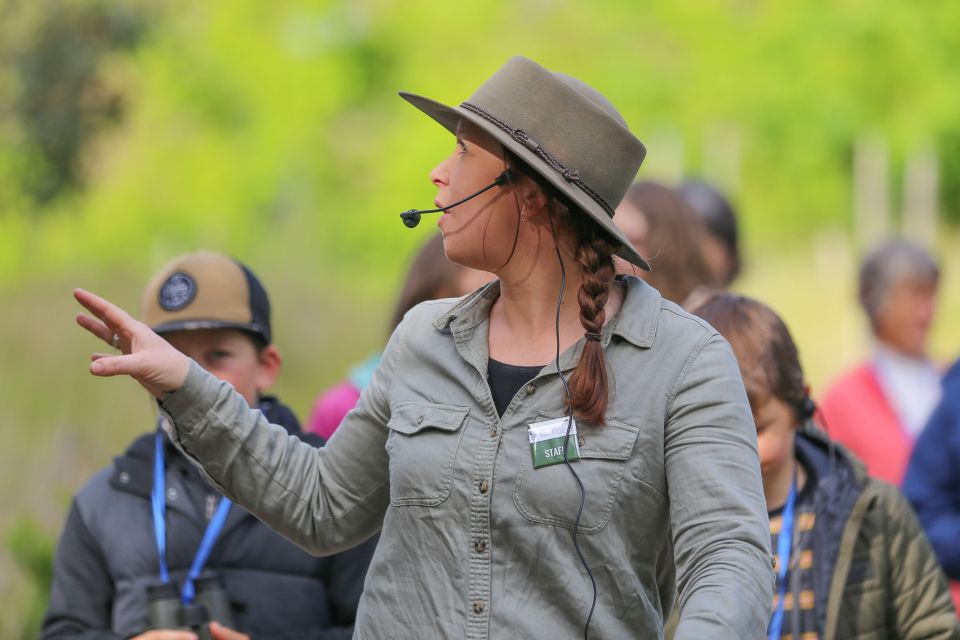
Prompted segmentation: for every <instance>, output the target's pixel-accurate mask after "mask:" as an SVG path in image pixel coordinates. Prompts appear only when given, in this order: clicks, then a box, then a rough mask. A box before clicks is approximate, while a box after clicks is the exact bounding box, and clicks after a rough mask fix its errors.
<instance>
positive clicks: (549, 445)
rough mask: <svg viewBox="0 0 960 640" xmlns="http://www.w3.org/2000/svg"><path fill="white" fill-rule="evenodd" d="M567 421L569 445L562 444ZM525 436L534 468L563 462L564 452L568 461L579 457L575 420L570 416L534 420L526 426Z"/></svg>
mask: <svg viewBox="0 0 960 640" xmlns="http://www.w3.org/2000/svg"><path fill="white" fill-rule="evenodd" d="M568 421H569V422H570V434H569V436H568V438H567V444H568V445H569V446H564V435H565V434H566V433H567V422H568ZM527 436H528V438H529V439H530V455H531V456H532V457H533V468H534V469H539V468H540V467H547V466H550V465H551V464H559V463H561V462H563V460H564V453H566V459H567V460H568V461H570V462H573V461H574V460H579V459H580V445H579V443H578V442H577V422H576V421H575V420H573V419H571V418H556V419H554V420H545V421H544V422H535V423H533V424H531V425H528V426H527Z"/></svg>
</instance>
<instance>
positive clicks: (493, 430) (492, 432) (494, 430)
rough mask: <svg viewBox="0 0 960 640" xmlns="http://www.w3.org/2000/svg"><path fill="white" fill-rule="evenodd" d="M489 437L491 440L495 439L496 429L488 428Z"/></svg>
mask: <svg viewBox="0 0 960 640" xmlns="http://www.w3.org/2000/svg"><path fill="white" fill-rule="evenodd" d="M490 437H491V438H496V437H497V428H496V427H491V428H490Z"/></svg>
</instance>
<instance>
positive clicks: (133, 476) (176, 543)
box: [41, 251, 375, 640]
mask: <svg viewBox="0 0 960 640" xmlns="http://www.w3.org/2000/svg"><path fill="white" fill-rule="evenodd" d="M140 317H141V318H142V319H143V322H144V323H145V325H146V326H149V327H150V328H151V329H153V331H155V332H156V334H158V336H162V337H158V339H159V340H163V341H164V344H168V345H170V347H169V348H170V349H173V350H175V351H176V352H177V353H182V354H183V357H184V358H187V357H189V358H192V362H195V363H196V365H195V366H198V367H203V368H204V369H205V370H206V371H207V372H208V375H210V376H211V377H212V378H213V379H215V380H222V381H223V383H224V384H225V385H227V386H229V387H230V388H231V389H234V390H235V393H236V394H237V398H238V406H242V407H243V408H244V410H254V411H256V412H257V413H258V414H259V415H263V416H264V417H265V418H266V419H268V420H270V422H271V423H274V424H276V425H278V426H277V427H275V428H276V429H278V433H280V434H282V435H283V436H284V437H290V438H291V439H292V440H294V441H296V442H298V443H303V446H306V447H315V446H320V445H322V444H323V440H321V439H320V438H318V437H316V436H312V435H308V434H305V433H303V432H302V431H301V430H300V425H299V423H298V421H297V418H296V416H294V415H293V412H292V411H290V409H288V408H287V407H286V406H285V405H284V404H282V403H281V402H280V401H279V400H278V399H277V398H276V397H275V396H271V395H267V393H266V391H267V389H268V388H269V387H271V386H272V385H273V383H274V381H275V380H276V379H277V377H278V376H279V374H280V369H281V357H280V352H279V351H278V350H277V347H276V346H275V345H274V343H273V336H272V331H271V322H270V300H269V298H268V297H267V292H266V290H265V289H264V287H263V285H262V284H261V283H260V280H259V279H258V278H257V277H256V276H255V275H254V274H253V272H252V271H250V270H249V269H248V268H247V267H246V266H245V265H243V264H241V263H239V262H237V261H235V260H233V259H231V258H229V257H227V256H225V255H222V254H219V253H212V252H208V251H201V252H197V253H192V254H188V255H185V256H180V257H179V258H177V259H175V260H174V261H172V262H171V263H169V264H167V265H166V266H164V267H163V268H162V269H160V271H159V272H158V273H157V274H156V275H155V276H154V277H153V278H152V279H151V281H150V282H149V283H148V284H147V287H146V288H145V290H144V292H143V299H142V303H141V313H140ZM240 402H242V403H243V404H242V405H240V404H239V403H240ZM248 408H249V409H248ZM374 546H375V545H374V544H373V543H370V542H365V543H363V544H361V545H360V546H358V547H356V548H354V549H350V550H349V551H344V552H341V553H335V554H333V555H330V556H328V557H326V558H316V557H313V556H311V555H309V554H307V553H306V552H304V551H303V550H301V549H298V548H297V547H295V546H294V545H293V544H291V543H290V541H288V540H285V539H284V538H283V537H281V536H280V535H279V534H277V533H275V532H273V531H271V530H270V529H269V528H268V527H267V525H265V524H263V523H262V522H260V520H258V519H257V518H255V517H254V516H253V515H252V514H251V513H249V512H248V511H246V510H245V509H244V508H243V507H242V506H240V505H235V504H233V505H232V504H231V503H230V501H229V500H227V499H224V498H221V497H220V494H219V493H218V492H217V490H216V488H215V487H214V486H211V485H210V484H208V483H207V482H204V480H203V478H202V477H201V475H200V473H199V472H198V471H197V469H196V468H194V466H193V465H191V464H190V462H189V461H188V460H187V458H186V457H184V456H183V455H182V454H181V453H180V451H179V450H178V449H176V448H175V447H174V446H173V444H172V443H171V442H170V441H169V439H168V438H167V437H166V436H165V435H164V434H163V432H162V430H161V428H160V427H159V426H158V427H157V429H156V430H155V431H153V432H151V433H148V434H145V435H143V436H141V437H139V438H137V439H136V440H135V441H134V442H133V444H131V445H130V447H129V448H128V449H127V451H126V452H125V453H124V454H123V455H121V456H119V457H117V458H116V459H115V460H114V462H113V464H112V465H111V466H110V467H108V468H106V469H104V470H103V471H102V472H100V473H99V474H97V475H96V476H95V477H94V478H93V479H92V480H91V481H90V482H88V483H87V484H86V486H84V487H83V488H82V489H81V490H80V491H79V492H78V493H77V495H76V497H75V498H74V500H73V504H72V505H71V507H70V513H69V515H68V516H67V522H66V524H65V525H64V529H63V534H62V536H61V537H60V541H59V544H58V545H57V551H56V556H55V558H54V565H53V586H52V589H51V594H50V606H49V609H48V610H47V613H46V617H45V618H44V621H43V629H42V631H41V637H42V638H44V639H47V638H49V639H53V638H99V639H102V640H112V639H119V638H131V637H133V636H136V639H137V640H191V639H193V640H195V639H196V637H197V635H196V634H195V633H193V632H191V631H187V630H184V628H185V627H186V626H187V624H186V623H187V622H188V621H190V620H192V621H193V622H195V623H197V624H199V623H201V622H215V623H217V624H215V625H212V627H211V632H212V637H213V638H214V639H215V640H241V639H243V638H248V637H250V636H252V637H254V638H276V639H277V640H282V639H284V638H286V639H288V640H308V639H314V640H345V639H347V638H350V637H352V636H353V621H354V618H355V617H356V613H357V605H358V603H359V601H360V592H361V590H362V589H363V580H364V576H365V574H366V570H367V566H368V564H369V563H370V559H371V557H372V556H373V551H374ZM217 594H220V595H221V599H220V600H219V601H218V600H216V599H215V598H214V596H216V595H217ZM218 603H219V604H218ZM201 607H202V608H203V609H202V611H201ZM161 609H162V610H163V611H166V612H167V615H160V611H161ZM178 609H179V610H180V611H178ZM188 610H189V611H190V613H189V614H187V613H186V612H187V611H188ZM189 616H195V617H193V618H190V617H189ZM207 637H210V636H207Z"/></svg>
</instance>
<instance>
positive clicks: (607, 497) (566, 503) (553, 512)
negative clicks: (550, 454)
mask: <svg viewBox="0 0 960 640" xmlns="http://www.w3.org/2000/svg"><path fill="white" fill-rule="evenodd" d="M549 418H550V416H541V419H549ZM577 431H578V434H579V438H580V458H581V459H580V460H579V461H576V462H571V463H570V464H571V466H573V469H574V471H576V472H577V475H578V476H579V477H580V482H582V483H583V489H584V501H583V513H582V514H581V516H580V525H579V527H578V528H577V530H578V531H579V532H581V533H597V532H598V531H600V530H601V529H603V527H605V526H606V524H607V522H608V521H609V520H610V513H611V512H612V511H613V504H614V502H615V501H616V498H617V494H618V492H619V490H620V481H621V479H622V477H623V471H624V468H625V467H626V464H627V461H628V460H629V459H630V457H631V456H632V455H633V447H634V443H635V442H636V440H637V433H638V431H639V430H638V429H636V428H635V427H632V426H630V425H627V424H623V423H617V422H613V421H610V422H608V423H607V425H606V426H603V427H598V426H595V425H589V424H578V425H577ZM522 465H523V466H522V469H523V470H522V471H521V472H520V476H519V478H518V479H517V483H516V486H515V487H514V491H513V501H514V504H515V505H516V507H517V509H518V510H519V511H520V513H521V514H523V516H524V517H525V518H527V519H528V520H531V521H532V522H537V523H540V524H548V525H553V526H557V527H564V528H567V529H571V530H572V529H573V525H574V522H575V521H576V517H577V510H578V508H579V507H580V488H579V487H578V485H577V481H576V479H574V477H573V474H572V473H570V470H569V469H568V468H567V465H566V464H562V463H561V464H554V465H551V466H548V467H541V468H539V469H534V467H533V461H532V459H531V456H530V454H529V453H528V454H527V455H526V459H525V461H524V462H523V463H522Z"/></svg>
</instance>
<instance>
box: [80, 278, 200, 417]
mask: <svg viewBox="0 0 960 640" xmlns="http://www.w3.org/2000/svg"><path fill="white" fill-rule="evenodd" d="M73 296H74V297H75V298H76V299H77V302H79V303H80V304H81V305H83V306H84V307H85V308H86V309H87V311H89V312H90V313H91V314H93V315H94V316H95V317H90V316H88V315H86V314H83V313H79V314H77V324H79V325H80V326H81V327H83V328H84V329H86V330H87V331H89V332H90V333H92V334H93V335H95V336H96V337H98V338H100V339H101V340H103V341H104V342H105V343H107V344H108V345H110V346H111V347H113V348H115V349H119V350H120V352H121V353H122V354H123V355H110V354H105V353H94V354H93V355H92V356H91V359H92V360H93V362H92V363H91V364H90V373H92V374H93V375H95V376H118V375H127V376H130V377H132V378H133V379H134V380H136V381H137V382H139V383H140V384H142V385H143V386H144V388H145V389H146V390H147V391H149V392H150V393H152V394H153V395H154V396H156V397H157V398H163V396H164V395H165V394H167V393H169V392H171V391H176V390H177V389H179V388H180V387H181V386H182V385H183V381H184V380H186V378H187V372H188V371H189V369H190V359H189V358H188V357H187V356H185V355H183V354H182V353H180V352H179V351H177V350H176V349H174V348H173V347H172V346H171V345H170V343H168V342H167V341H166V340H164V339H163V338H161V337H160V336H158V335H157V334H156V333H154V332H153V331H152V330H151V329H150V327H148V326H147V325H145V324H143V323H142V322H139V321H138V320H136V319H135V318H133V317H132V316H131V315H130V314H128V313H127V312H126V311H124V310H123V309H121V308H120V307H118V306H116V305H113V304H111V303H109V302H107V301H106V300H104V299H103V298H101V297H99V296H97V295H94V294H92V293H90V292H89V291H84V290H83V289H74V291H73Z"/></svg>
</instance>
